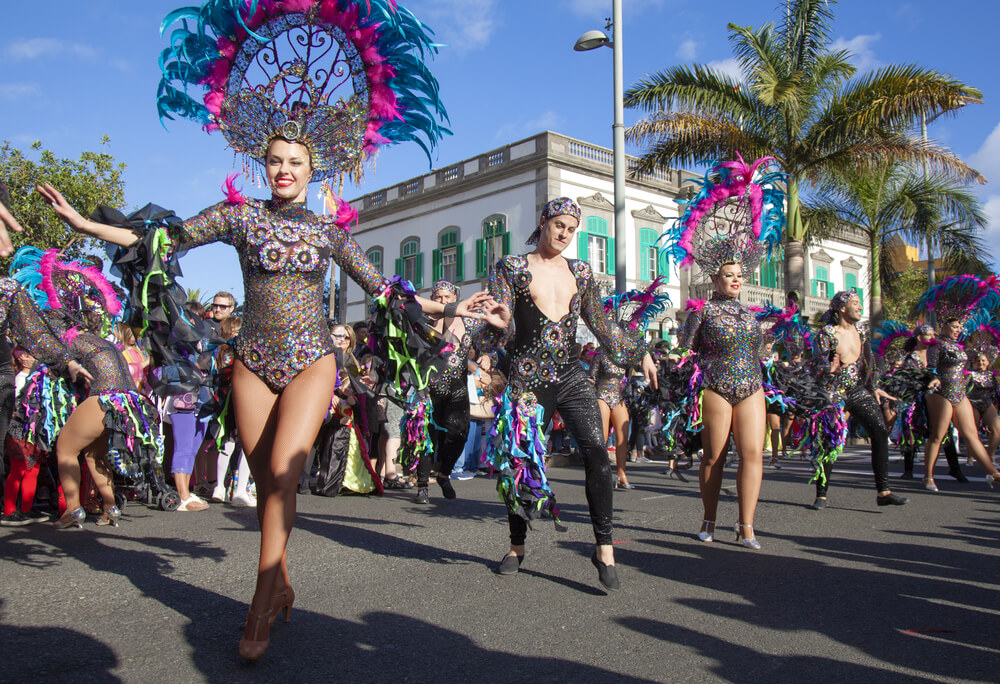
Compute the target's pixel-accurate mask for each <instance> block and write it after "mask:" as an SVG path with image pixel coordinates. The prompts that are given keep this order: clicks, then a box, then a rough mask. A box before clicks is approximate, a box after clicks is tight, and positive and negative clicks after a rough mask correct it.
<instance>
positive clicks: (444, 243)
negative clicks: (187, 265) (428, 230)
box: [440, 230, 458, 248]
mask: <svg viewBox="0 0 1000 684" xmlns="http://www.w3.org/2000/svg"><path fill="white" fill-rule="evenodd" d="M457 242H458V233H457V232H455V231H454V230H449V231H448V232H447V233H444V234H442V235H441V243H440V246H441V247H442V248H444V247H454V246H455V243H457Z"/></svg>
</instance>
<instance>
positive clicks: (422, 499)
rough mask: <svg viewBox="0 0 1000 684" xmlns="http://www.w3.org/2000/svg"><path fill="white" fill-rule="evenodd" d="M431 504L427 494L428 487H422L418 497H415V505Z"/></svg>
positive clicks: (418, 491)
mask: <svg viewBox="0 0 1000 684" xmlns="http://www.w3.org/2000/svg"><path fill="white" fill-rule="evenodd" d="M430 502H431V497H430V495H429V494H428V493H427V487H421V488H420V489H418V490H417V495H416V496H415V497H413V503H418V504H429V503H430Z"/></svg>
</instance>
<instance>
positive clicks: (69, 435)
mask: <svg viewBox="0 0 1000 684" xmlns="http://www.w3.org/2000/svg"><path fill="white" fill-rule="evenodd" d="M11 269H12V271H13V272H14V278H15V279H17V280H18V281H20V282H22V283H25V284H26V285H28V286H29V287H30V288H31V290H32V291H33V292H34V293H35V295H36V297H38V300H40V303H41V304H42V305H43V306H44V307H45V308H46V315H47V317H48V321H49V323H50V324H51V325H52V327H53V329H54V330H55V331H57V332H58V333H59V335H60V338H61V340H62V342H63V343H64V344H65V345H66V347H67V349H68V350H69V354H70V356H71V357H72V358H74V359H75V360H77V361H79V362H80V363H81V365H83V367H84V368H86V369H87V371H88V372H89V374H90V376H91V381H90V389H89V392H88V394H87V397H86V398H85V399H82V400H81V401H80V402H79V403H78V404H77V406H76V408H74V409H73V412H72V413H71V414H70V416H69V418H68V419H67V420H66V423H65V425H63V427H62V429H61V430H60V431H59V436H58V438H57V439H56V444H55V452H56V459H57V463H58V466H59V480H60V483H61V485H62V490H63V494H64V496H65V500H66V510H65V512H64V513H63V515H62V517H60V518H59V520H57V521H56V523H55V525H56V527H58V528H61V529H64V528H67V527H77V528H80V527H83V521H84V520H85V519H86V512H85V511H84V510H83V507H82V506H81V505H80V479H81V474H80V454H81V453H82V454H83V457H84V460H85V461H86V463H87V469H88V470H89V471H90V475H91V478H92V479H93V481H94V484H95V485H96V486H97V488H98V491H99V492H100V494H101V499H102V500H103V504H104V505H103V513H102V515H101V518H100V520H98V522H97V524H98V525H113V526H115V527H117V526H118V519H119V518H120V517H121V511H120V510H119V509H118V506H116V505H115V494H114V488H113V486H112V479H111V473H110V472H109V471H108V470H107V463H106V458H105V457H107V461H110V465H111V467H112V468H114V470H115V471H117V472H118V473H119V474H121V475H122V476H123V477H125V478H127V479H128V480H129V481H132V482H140V481H145V480H147V478H150V477H152V478H155V479H156V481H157V483H162V471H161V470H160V469H161V468H162V463H163V441H162V438H161V436H160V421H159V415H158V414H157V412H156V409H155V408H154V406H153V405H152V404H151V403H150V402H149V400H147V399H146V398H145V397H144V396H142V395H141V394H139V391H138V388H137V387H136V384H135V381H134V380H133V379H132V374H131V372H130V370H129V366H128V362H127V361H126V360H125V357H124V356H122V353H121V352H120V351H119V350H118V348H117V347H116V346H115V345H114V344H113V343H112V342H109V341H108V340H106V339H104V338H103V337H101V333H102V332H104V331H106V330H110V329H111V327H112V325H113V324H114V321H113V318H114V317H115V316H117V315H118V314H119V313H121V310H122V304H121V302H120V301H119V300H118V297H117V296H116V294H115V292H114V289H113V288H112V287H111V284H110V283H109V282H108V281H107V280H106V279H105V278H104V276H103V275H102V274H101V272H100V270H98V269H97V268H95V267H93V266H89V265H84V264H82V263H79V262H73V261H61V260H60V259H59V253H58V251H57V250H54V249H53V250H49V251H48V252H45V253H42V252H41V251H39V250H37V249H35V248H33V247H22V248H21V249H20V250H18V252H17V254H16V255H15V258H14V262H13V264H12V266H11Z"/></svg>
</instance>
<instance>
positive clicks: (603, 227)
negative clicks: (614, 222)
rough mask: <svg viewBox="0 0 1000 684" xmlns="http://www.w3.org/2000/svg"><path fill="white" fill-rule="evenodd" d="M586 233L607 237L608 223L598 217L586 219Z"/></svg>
mask: <svg viewBox="0 0 1000 684" xmlns="http://www.w3.org/2000/svg"><path fill="white" fill-rule="evenodd" d="M587 232H588V233H592V234H594V235H603V236H604V237H607V236H608V222H607V221H605V220H604V219H602V218H600V217H598V216H588V217H587Z"/></svg>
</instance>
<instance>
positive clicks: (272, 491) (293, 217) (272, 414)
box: [39, 0, 483, 660]
mask: <svg viewBox="0 0 1000 684" xmlns="http://www.w3.org/2000/svg"><path fill="white" fill-rule="evenodd" d="M295 5H296V6H300V5H303V3H295ZM210 6H211V7H210ZM221 6H225V7H227V8H228V9H227V10H226V11H225V12H223V11H222V10H220V7H221ZM257 9H258V11H257V12H256V13H255V14H254V15H253V16H247V13H246V11H245V9H243V3H241V2H236V1H235V0H232V1H227V2H218V1H212V2H207V3H206V4H205V6H204V7H203V8H201V10H199V9H198V8H192V9H191V10H190V11H188V12H187V13H182V12H180V11H176V12H174V13H172V14H171V17H172V18H173V19H174V20H177V19H179V18H180V17H181V14H185V16H187V15H190V17H188V18H194V19H196V20H197V28H196V29H195V30H196V31H197V33H192V32H187V30H186V29H177V30H175V31H174V32H173V33H172V34H171V36H172V40H173V41H174V46H175V48H176V49H175V51H174V52H173V53H172V54H171V53H168V55H167V57H165V58H164V62H165V63H164V73H165V74H166V75H165V77H164V80H163V81H162V82H161V84H160V92H161V97H160V100H159V106H160V111H161V113H164V114H169V113H170V112H174V113H179V114H181V115H183V116H190V117H191V118H195V119H198V120H201V121H203V122H204V121H208V122H209V124H210V126H217V127H219V128H221V129H222V132H223V134H224V135H225V136H226V139H227V141H228V143H229V145H230V146H231V147H232V148H233V149H234V150H235V151H237V152H240V153H242V154H243V155H244V157H245V159H247V162H248V164H252V163H254V162H256V163H259V164H261V165H262V166H263V167H264V171H265V177H266V180H267V183H268V186H269V187H270V190H271V198H270V199H269V200H267V201H258V200H252V199H245V198H243V197H242V196H240V195H238V193H236V192H235V190H232V188H231V186H230V190H231V192H230V197H229V200H228V201H227V202H224V203H221V204H218V205H216V206H213V207H210V208H209V209H206V210H205V211H203V212H202V213H201V214H199V215H198V216H196V217H194V218H193V219H190V220H188V221H186V222H182V221H180V220H178V219H177V218H176V217H174V216H172V215H169V214H168V212H164V211H162V210H159V208H155V207H147V208H146V209H145V210H141V211H140V212H137V213H136V214H134V215H133V216H132V217H130V218H131V220H126V219H124V217H120V216H119V217H117V223H119V224H120V225H107V224H101V223H97V222H95V221H89V220H87V219H84V218H83V217H82V216H80V215H79V214H78V213H77V212H76V211H75V210H73V208H72V207H70V206H69V205H68V204H67V203H66V201H65V199H63V197H62V196H61V195H60V194H59V193H58V192H57V191H56V190H55V189H54V188H52V187H50V186H45V187H42V188H40V189H39V190H40V192H41V193H42V194H43V195H44V196H45V198H46V199H48V201H49V202H50V203H51V204H52V206H53V207H54V208H55V210H56V212H57V213H58V214H59V215H60V216H61V217H62V218H63V220H65V221H66V222H67V223H69V224H70V225H71V226H72V227H73V228H74V229H76V230H78V231H80V232H82V233H84V234H87V235H90V236H93V237H96V238H99V239H102V240H105V241H107V242H112V243H114V244H118V245H122V246H129V247H130V249H133V250H138V251H142V250H145V253H146V254H147V255H148V256H149V258H150V259H156V258H158V257H159V254H158V247H157V246H158V245H160V244H162V243H163V240H164V238H166V239H168V240H169V246H170V248H171V249H172V250H174V251H175V252H176V251H180V250H183V249H185V248H188V247H193V246H196V245H202V244H206V243H209V242H214V241H221V242H226V243H229V244H232V245H233V246H234V247H235V248H236V250H237V252H238V253H239V256H240V264H241V266H242V269H243V276H244V286H245V289H246V305H245V315H244V323H243V328H242V331H241V334H240V337H239V338H238V339H237V340H236V343H235V352H236V355H237V361H236V362H235V364H234V368H233V404H234V407H235V410H236V423H237V427H238V430H239V434H240V437H241V439H242V441H243V445H244V448H245V451H246V454H247V458H248V461H249V463H250V467H251V471H252V473H253V477H254V480H255V482H256V484H257V495H258V506H257V516H258V520H259V522H260V527H261V549H260V561H259V566H258V571H257V583H256V589H255V591H254V596H253V600H252V601H251V604H250V610H249V614H248V617H247V621H246V626H245V629H244V634H243V639H242V640H241V641H240V648H239V652H240V655H241V656H242V657H244V658H246V659H250V660H255V659H257V658H260V657H261V656H262V655H263V654H264V652H265V651H266V649H267V647H268V644H269V638H270V637H269V635H270V628H271V625H272V623H273V622H274V620H275V618H276V617H277V615H278V614H279V613H280V612H282V611H283V612H284V615H285V619H286V620H287V619H288V616H289V612H290V609H291V606H292V602H293V601H294V592H293V591H292V588H291V585H290V583H289V579H288V569H287V557H286V546H287V542H288V536H289V534H290V532H291V528H292V524H293V522H294V519H295V501H296V489H297V484H298V477H299V473H300V472H301V470H302V465H303V462H304V459H305V458H306V455H307V454H308V453H309V450H310V448H311V446H312V444H313V442H314V441H315V438H316V435H317V432H318V430H319V427H320V424H321V423H322V420H323V417H324V415H325V414H326V411H327V409H328V408H329V402H328V401H326V400H323V401H317V400H316V398H317V397H324V398H326V397H330V396H331V395H332V393H333V389H334V383H335V379H336V377H337V368H336V363H335V360H334V356H333V355H332V352H333V347H332V343H331V340H330V336H329V333H328V328H327V324H326V319H325V317H324V315H323V308H324V307H323V283H324V280H325V278H324V274H325V273H326V268H327V262H328V260H329V259H330V258H331V256H332V257H333V259H334V260H335V261H336V262H337V263H338V264H339V265H340V266H341V268H343V269H345V271H346V272H347V273H348V274H349V275H350V276H351V277H352V278H353V279H354V280H355V281H356V282H358V283H359V284H360V285H361V286H362V287H363V288H364V289H365V290H366V292H368V293H369V294H370V295H372V296H373V297H374V298H376V299H378V300H379V301H380V302H382V304H383V305H384V306H388V307H389V308H390V315H392V316H394V318H393V322H394V323H397V324H398V325H400V326H403V327H406V326H407V325H409V324H410V323H411V321H410V319H409V318H408V317H407V315H406V312H403V311H402V310H401V309H402V301H401V300H403V299H410V300H411V301H412V298H411V295H407V294H406V293H405V292H404V290H403V288H402V286H401V285H400V284H399V283H397V282H393V283H390V282H388V281H387V279H386V278H385V277H384V276H382V274H380V273H379V272H378V270H377V269H375V267H374V266H373V265H372V264H371V262H369V261H368V259H367V258H365V256H364V254H363V252H362V251H361V249H360V248H359V247H358V244H357V243H356V242H355V241H354V240H353V239H352V238H351V237H350V235H349V234H348V233H347V228H348V226H349V224H350V223H351V222H352V221H353V220H354V219H355V218H356V216H357V214H356V212H354V211H353V209H352V208H351V207H350V205H347V204H346V203H345V204H340V206H339V210H338V212H337V214H336V215H334V216H318V215H316V214H313V213H312V212H311V211H309V210H308V209H307V208H306V207H305V204H304V202H305V199H306V196H307V190H308V183H309V182H310V180H320V179H327V178H332V177H336V176H339V175H343V174H345V173H352V172H357V171H359V170H360V166H361V164H362V162H363V157H364V156H367V154H368V153H370V152H372V151H374V149H375V147H376V145H379V144H384V143H387V142H396V141H404V140H414V139H417V138H418V136H423V137H424V139H425V140H424V141H423V142H425V143H427V144H429V145H430V146H433V145H434V144H435V143H436V140H437V139H438V138H439V137H440V135H441V134H442V131H441V129H440V128H438V127H437V125H436V123H435V122H436V120H437V119H438V117H439V116H443V114H444V111H443V108H442V106H441V104H440V101H439V100H438V98H437V88H436V82H435V81H434V79H433V77H431V76H430V74H429V73H427V72H426V69H425V68H424V67H423V65H422V64H420V63H419V61H418V60H417V59H416V58H415V56H414V54H413V52H414V51H416V50H420V51H424V50H428V51H431V52H434V50H435V48H434V46H433V45H432V44H431V43H430V41H429V39H428V38H427V36H426V34H425V33H424V31H423V30H422V27H421V25H420V24H419V22H417V21H416V20H415V19H414V18H413V17H412V15H410V14H409V13H408V12H407V11H406V10H404V9H403V8H401V7H399V8H397V7H396V6H395V3H394V2H390V1H389V0H362V1H359V0H344V1H342V2H315V3H312V4H311V5H310V6H309V8H308V9H307V10H306V11H304V12H295V11H286V9H285V8H284V4H283V3H279V4H275V5H272V4H268V5H264V4H261V5H258V6H257ZM243 26H246V27H247V28H249V29H250V31H252V32H254V33H251V34H248V33H247V32H246V31H245V30H244V29H243V28H242V27H243ZM182 35H183V36H186V37H185V38H183V39H182V38H181V36H182ZM251 36H252V37H251ZM347 36H349V37H347ZM261 37H264V38H265V40H261V39H260V38H261ZM303 40H305V41H309V44H315V43H316V42H317V41H319V42H322V43H323V44H330V45H334V49H332V50H329V49H328V50H326V51H325V52H324V51H319V50H318V51H316V52H315V53H310V54H314V55H316V54H318V56H316V57H314V59H315V61H314V62H308V63H304V62H303V61H302V60H301V59H300V58H299V57H298V56H297V53H296V52H295V51H294V47H293V48H292V50H291V52H289V51H288V49H287V46H288V45H292V46H294V45H296V44H301V43H302V41H303ZM338 44H339V48H340V51H342V52H343V53H344V54H346V56H347V58H348V59H347V60H346V62H341V63H338V65H339V67H343V68H349V69H350V70H351V77H352V80H351V85H352V86H353V90H354V92H353V94H351V96H350V98H349V99H339V100H338V99H337V98H336V97H334V96H333V92H332V90H334V89H336V88H337V87H338V86H339V85H340V82H337V83H335V84H334V83H331V82H330V81H331V80H336V79H330V80H326V79H323V78H322V77H321V74H326V75H329V74H330V73H332V72H333V71H334V68H333V67H334V65H332V64H330V63H329V61H330V60H331V59H333V58H334V57H335V55H337V54H339V52H338V50H337V47H338ZM195 45H197V46H198V49H199V50H202V51H204V53H205V54H201V55H194V54H192V50H193V46H195ZM263 52H267V54H266V55H265V57H267V59H262V60H257V61H254V60H255V57H258V56H260V54H261V53H263ZM274 54H277V55H278V56H277V58H276V59H275V58H274ZM196 58H198V59H196ZM189 60H190V61H189ZM248 64H256V65H258V66H260V65H261V64H265V65H267V64H270V65H271V68H272V69H273V71H274V72H275V73H272V74H265V76H264V79H263V80H264V85H259V84H257V83H254V82H253V81H252V79H251V75H250V73H249V72H248V71H247V65H248ZM339 67H338V68H339ZM414 70H419V71H420V72H421V73H420V76H421V78H413V77H411V76H412V72H413V71H414ZM303 74H305V75H303ZM178 75H183V76H184V77H185V78H187V79H188V81H187V83H181V84H180V86H182V87H180V88H178V87H175V86H174V85H172V84H171V80H172V78H174V77H177V76H178ZM344 82H346V81H344ZM195 83H205V84H206V85H208V87H209V92H208V94H207V95H206V98H205V103H204V105H202V104H201V103H198V102H195V101H194V100H191V99H190V98H189V97H188V96H187V95H186V94H184V92H182V90H183V89H184V87H187V88H191V87H194V84H195ZM326 88H329V90H325V89H326ZM258 112H267V113H268V115H267V116H264V117H261V116H260V115H259V114H258ZM105 216H109V217H112V216H113V214H112V213H111V212H106V213H105ZM154 217H155V220H152V221H151V220H150V219H153V218H154ZM133 226H134V227H136V228H137V229H138V234H137V233H134V232H133V231H132V230H131V229H130V228H131V227H133ZM150 226H151V227H150ZM154 241H155V245H157V246H154ZM482 299H483V297H479V298H478V299H477V298H472V301H471V302H470V300H466V302H463V303H461V304H460V305H459V307H458V314H459V315H469V314H470V312H471V310H470V305H472V306H476V305H478V303H479V302H480V301H481V300H482ZM419 301H420V304H421V305H423V306H425V307H427V308H428V309H429V310H432V311H437V310H442V309H443V308H444V307H441V306H440V305H436V304H433V303H431V302H429V301H428V300H419ZM410 313H411V314H413V315H416V313H417V312H413V307H410ZM410 329H411V330H412V329H413V328H412V327H410ZM411 340H412V338H411ZM426 351H427V352H428V353H427V354H426V355H425V356H422V357H421V359H420V360H425V359H426V358H431V357H432V356H433V353H432V352H431V350H426ZM414 365H416V364H414Z"/></svg>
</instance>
